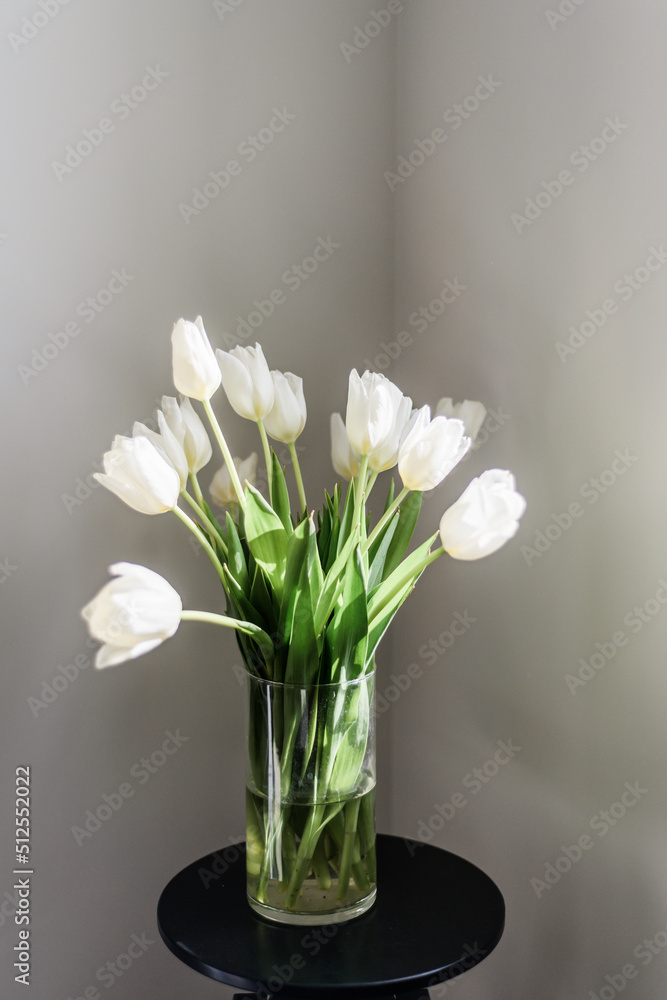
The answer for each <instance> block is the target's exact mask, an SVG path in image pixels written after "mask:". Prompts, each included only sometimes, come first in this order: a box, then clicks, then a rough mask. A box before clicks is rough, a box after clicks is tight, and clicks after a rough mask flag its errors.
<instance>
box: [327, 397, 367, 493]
mask: <svg viewBox="0 0 667 1000" xmlns="http://www.w3.org/2000/svg"><path fill="white" fill-rule="evenodd" d="M360 460H361V455H360V454H359V452H358V451H357V450H356V448H353V447H352V445H351V444H350V440H349V438H348V436H347V431H346V430H345V424H344V423H343V418H342V417H341V415H340V413H332V414H331V464H332V465H333V467H334V469H335V470H336V472H337V474H338V475H339V476H342V477H343V479H348V480H349V479H354V477H355V476H358V475H359V462H360Z"/></svg>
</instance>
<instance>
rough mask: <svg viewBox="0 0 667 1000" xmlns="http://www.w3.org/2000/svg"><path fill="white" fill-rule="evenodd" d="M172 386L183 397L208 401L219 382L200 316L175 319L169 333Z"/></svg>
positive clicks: (218, 375)
mask: <svg viewBox="0 0 667 1000" xmlns="http://www.w3.org/2000/svg"><path fill="white" fill-rule="evenodd" d="M171 343H172V349H173V350H172V366H173V373H174V385H175V386H176V388H177V389H178V391H179V392H182V393H183V395H184V396H191V397H192V398H193V399H200V400H204V399H206V400H208V399H210V398H211V396H212V395H213V393H214V392H215V391H216V389H217V388H218V386H219V385H220V369H219V368H218V365H217V362H216V360H215V354H214V353H213V348H212V347H211V344H210V341H209V339H208V337H207V335H206V330H205V329H204V324H203V323H202V318H201V316H197V319H196V320H195V321H194V323H191V322H190V321H189V320H187V319H179V321H178V323H175V324H174V329H173V330H172V334H171Z"/></svg>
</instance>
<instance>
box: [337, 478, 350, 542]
mask: <svg viewBox="0 0 667 1000" xmlns="http://www.w3.org/2000/svg"><path fill="white" fill-rule="evenodd" d="M353 518H354V485H353V483H348V484H347V493H346V495H345V506H344V507H343V516H342V517H341V521H340V532H339V535H338V554H339V555H340V552H341V549H342V548H343V547H344V545H345V543H346V542H347V540H348V538H349V537H350V532H351V531H352V527H353V525H352V520H353Z"/></svg>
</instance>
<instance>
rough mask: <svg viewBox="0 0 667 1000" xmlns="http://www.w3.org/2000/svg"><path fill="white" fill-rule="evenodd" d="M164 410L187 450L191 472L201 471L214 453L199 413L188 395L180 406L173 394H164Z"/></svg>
mask: <svg viewBox="0 0 667 1000" xmlns="http://www.w3.org/2000/svg"><path fill="white" fill-rule="evenodd" d="M162 412H163V413H164V415H165V418H166V421H167V423H168V424H169V427H170V428H171V430H172V431H173V432H174V434H175V435H176V438H177V439H178V441H179V443H180V444H181V446H182V448H183V451H184V452H185V458H186V460H187V463H188V468H189V470H190V472H195V473H196V472H199V470H200V469H203V468H204V466H205V465H207V464H208V462H210V460H211V456H212V454H213V449H212V447H211V442H210V440H209V437H208V434H207V433H206V428H205V427H204V424H203V423H202V421H201V419H200V417H199V414H198V413H197V411H196V410H195V408H194V407H193V405H192V403H191V402H190V400H189V399H188V397H187V396H186V397H185V398H184V399H183V400H181V404H180V406H179V404H178V400H176V399H174V397H173V396H163V397H162Z"/></svg>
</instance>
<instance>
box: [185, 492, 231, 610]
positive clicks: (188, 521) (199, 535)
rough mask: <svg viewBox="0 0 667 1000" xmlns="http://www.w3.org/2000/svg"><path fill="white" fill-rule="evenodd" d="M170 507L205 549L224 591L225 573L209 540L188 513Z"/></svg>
mask: <svg viewBox="0 0 667 1000" xmlns="http://www.w3.org/2000/svg"><path fill="white" fill-rule="evenodd" d="M171 509H172V511H173V512H174V514H175V515H176V517H178V518H180V520H181V521H182V522H183V524H184V525H185V526H186V528H188V530H189V531H191V532H192V534H193V535H194V536H195V538H196V539H197V541H198V542H199V544H200V545H201V546H202V547H203V548H204V549H205V550H206V553H207V555H208V557H209V559H210V560H211V562H212V563H213V565H214V566H215V568H216V571H217V574H218V576H219V577H220V579H221V580H222V585H223V587H224V588H225V591H226V590H227V585H226V581H225V574H224V573H223V571H222V563H221V562H220V560H219V559H218V556H217V553H216V551H215V549H214V548H213V546H212V545H211V543H210V542H209V540H208V538H207V537H206V535H205V534H204V532H203V531H202V530H201V528H200V527H199V525H198V524H195V522H194V521H193V520H192V518H191V517H188V515H187V514H186V513H185V511H184V510H181V508H180V507H172V508H171Z"/></svg>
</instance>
